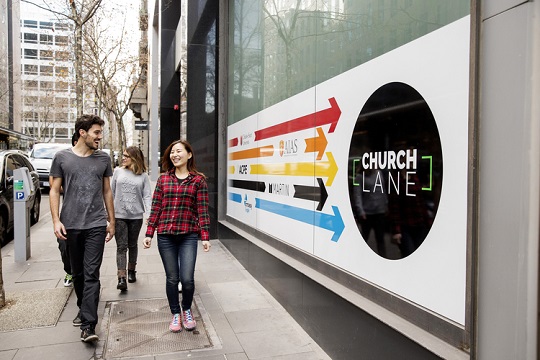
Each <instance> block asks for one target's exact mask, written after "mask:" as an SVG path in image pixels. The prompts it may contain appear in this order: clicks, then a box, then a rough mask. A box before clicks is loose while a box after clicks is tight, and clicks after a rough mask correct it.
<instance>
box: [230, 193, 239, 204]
mask: <svg viewBox="0 0 540 360" xmlns="http://www.w3.org/2000/svg"><path fill="white" fill-rule="evenodd" d="M229 200H232V201H234V202H237V203H240V204H241V203H242V195H240V194H235V193H232V192H230V193H229Z"/></svg>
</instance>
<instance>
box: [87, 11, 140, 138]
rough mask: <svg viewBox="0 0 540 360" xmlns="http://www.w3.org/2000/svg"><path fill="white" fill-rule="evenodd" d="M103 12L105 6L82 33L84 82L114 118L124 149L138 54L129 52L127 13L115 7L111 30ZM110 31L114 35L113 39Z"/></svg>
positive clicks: (137, 79) (135, 86) (138, 78)
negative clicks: (125, 118) (85, 81)
mask: <svg viewBox="0 0 540 360" xmlns="http://www.w3.org/2000/svg"><path fill="white" fill-rule="evenodd" d="M104 12H105V9H102V11H100V12H98V16H95V17H94V19H92V21H91V23H90V24H89V26H88V29H87V30H88V31H85V33H84V41H85V47H84V49H83V50H84V55H85V56H84V58H85V62H84V66H85V69H86V71H87V72H88V75H89V76H88V80H89V81H88V82H87V85H88V86H89V87H91V88H92V89H93V91H94V93H95V96H96V98H97V100H98V101H99V104H100V106H101V107H102V108H103V109H104V110H105V112H106V113H107V114H109V115H110V116H112V117H114V120H115V121H114V124H115V125H116V129H117V130H118V147H119V149H123V148H124V147H125V145H126V143H127V139H126V131H125V126H124V115H125V114H126V113H127V111H128V110H129V104H130V102H131V99H132V98H133V94H134V92H135V89H136V88H137V85H138V84H139V82H140V81H141V78H142V77H141V76H140V73H139V64H138V55H136V54H130V49H131V47H130V46H131V45H132V41H130V40H132V39H130V38H129V31H128V30H127V26H126V17H125V16H126V14H123V13H122V12H121V10H120V9H118V10H115V14H117V16H116V17H115V24H114V27H115V29H114V30H113V29H112V28H111V27H112V24H111V23H107V21H106V20H107V16H106V14H105V13H104ZM122 15H124V19H123V21H122V18H121V16H122ZM119 22H120V26H119ZM111 34H114V35H115V37H114V38H112V37H111ZM111 126H112V124H111ZM111 130H112V129H111ZM111 133H112V131H111Z"/></svg>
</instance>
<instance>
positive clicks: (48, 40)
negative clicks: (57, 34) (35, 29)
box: [39, 34, 54, 45]
mask: <svg viewBox="0 0 540 360" xmlns="http://www.w3.org/2000/svg"><path fill="white" fill-rule="evenodd" d="M53 39H54V36H53V35H47V34H39V43H40V44H43V45H52V44H53Z"/></svg>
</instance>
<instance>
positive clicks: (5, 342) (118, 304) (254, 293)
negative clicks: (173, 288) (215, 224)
mask: <svg viewBox="0 0 540 360" xmlns="http://www.w3.org/2000/svg"><path fill="white" fill-rule="evenodd" d="M42 206H47V203H46V202H43V204H42ZM42 214H43V213H42ZM143 228H144V227H143ZM143 233H144V229H143V230H142V231H141V236H140V242H139V259H138V266H137V282H136V283H132V284H128V291H127V292H126V293H125V294H120V292H119V291H118V290H116V283H117V277H116V242H115V240H114V239H113V240H112V241H111V242H109V243H108V244H106V246H105V256H104V259H103V265H102V267H101V286H102V291H101V297H100V304H99V312H98V314H99V317H100V318H99V323H98V326H97V328H96V332H97V334H98V335H99V337H100V341H99V342H97V343H96V344H94V345H92V344H86V343H83V342H81V340H80V330H79V329H78V328H77V327H74V326H73V325H72V320H73V318H74V317H75V315H76V313H77V306H76V297H75V292H74V291H72V292H71V293H70V294H69V298H68V299H67V303H66V304H65V307H64V308H63V309H61V306H60V311H61V312H59V317H58V316H57V317H58V321H57V322H56V323H55V324H53V325H49V326H45V327H43V326H41V327H35V328H32V329H24V325H23V326H22V327H21V328H20V329H18V330H11V331H2V332H0V360H22V359H45V360H46V359H70V360H77V359H129V358H135V359H188V358H189V359H208V360H218V359H227V360H243V359H276V360H277V359H279V360H293V359H294V360H312V359H313V360H317V359H329V357H328V356H327V355H326V354H325V353H324V352H323V351H322V350H321V349H320V348H319V346H318V345H317V344H316V343H315V342H314V341H313V340H312V339H311V338H310V337H309V336H308V335H307V334H306V333H305V331H304V330H303V329H302V328H301V327H300V326H299V325H298V324H297V323H296V322H295V321H294V320H293V319H292V317H291V316H290V315H289V314H288V313H287V312H286V311H285V310H284V309H283V307H282V306H281V305H280V304H279V303H278V302H277V301H276V300H275V299H274V298H272V296H270V294H269V293H268V292H267V291H266V290H265V289H264V288H263V287H262V286H261V285H260V284H259V283H258V282H257V281H256V280H255V279H254V278H253V277H252V276H251V275H250V274H249V273H248V272H247V271H246V270H245V269H244V268H243V267H242V266H241V265H240V263H239V262H238V261H237V260H236V259H235V258H234V257H233V256H232V255H231V254H230V253H229V252H228V250H227V249H226V248H225V247H224V246H223V245H222V244H221V243H220V242H219V240H212V248H211V251H210V252H209V253H204V252H202V250H201V247H199V251H200V252H199V255H198V258H197V266H196V271H195V287H196V293H195V303H196V306H197V309H198V313H199V316H198V319H197V320H198V323H197V325H198V326H197V329H198V330H199V331H200V333H204V330H206V332H207V334H208V339H209V341H210V343H211V345H210V346H206V347H205V348H202V349H195V350H183V351H174V352H172V351H169V352H166V351H167V349H168V348H170V349H174V348H175V346H177V345H181V342H182V341H183V339H184V338H185V337H186V336H202V335H199V334H198V333H197V332H195V334H194V333H193V332H191V333H187V332H186V331H183V332H181V333H179V334H173V333H170V332H168V321H169V318H170V315H169V314H165V315H164V316H166V318H164V319H166V320H164V321H163V322H161V320H160V322H159V323H158V324H157V326H158V328H159V329H158V332H159V333H160V335H159V337H160V339H157V337H156V336H154V335H152V334H153V333H152V331H155V329H153V328H151V327H153V326H154V325H153V323H152V325H151V322H150V320H145V321H146V322H145V321H142V322H138V325H136V327H137V328H136V329H135V330H133V332H131V333H130V334H131V335H133V336H132V337H131V341H135V343H134V344H133V347H136V346H139V347H138V349H139V351H142V352H141V353H138V354H137V356H133V355H125V354H128V352H125V353H123V355H122V354H120V355H115V356H116V357H115V356H111V350H112V349H113V347H114V345H115V342H121V341H122V340H123V338H121V336H117V335H115V334H113V332H114V331H113V330H112V329H113V327H112V324H113V322H114V321H115V320H114V318H115V317H118V316H121V315H122V313H123V310H122V311H120V310H118V309H124V308H122V306H128V307H129V304H137V307H138V310H137V311H139V313H138V316H139V318H140V317H145V316H147V315H148V316H154V318H155V317H156V316H161V315H160V312H159V309H158V310H155V311H156V313H152V312H153V311H154V310H144V309H143V310H141V308H143V307H144V306H146V305H144V306H139V304H147V303H148V304H150V303H152V305H148V306H154V307H155V306H156V305H155V303H156V302H159V303H161V304H166V300H164V299H165V298H166V296H165V284H164V282H165V275H164V271H163V266H162V263H161V259H160V257H159V254H158V251H157V246H156V244H153V246H152V248H150V249H143V248H142V246H141V244H142V238H143V236H142V234H143ZM31 244H32V245H31V257H30V259H29V260H28V261H27V262H24V263H15V262H14V243H13V241H11V242H10V243H9V244H7V245H6V246H4V247H3V248H2V263H3V265H2V266H3V279H4V289H5V291H6V298H7V299H8V300H10V298H14V297H16V296H17V295H20V294H26V292H31V293H32V292H33V293H35V294H39V296H41V294H47V295H50V294H53V295H54V296H57V294H62V293H65V292H64V291H62V290H61V289H64V287H63V282H62V280H63V277H64V271H63V267H62V262H61V259H60V252H59V250H58V247H57V242H56V239H55V238H54V235H53V230H52V223H51V217H50V214H46V215H42V218H41V219H40V220H39V222H38V224H36V225H34V226H33V227H32V228H31ZM55 289H56V290H55ZM65 294H66V295H67V294H68V293H65ZM39 296H37V295H36V296H35V297H34V296H26V297H27V298H30V297H32V298H33V299H23V300H21V299H19V300H17V301H16V304H15V305H14V306H20V305H23V302H26V301H28V303H29V304H30V306H32V308H34V309H35V311H36V314H38V313H39V312H45V313H47V314H46V315H48V316H49V317H53V318H54V317H55V316H54V314H53V312H54V309H53V308H54V307H52V306H48V305H44V304H46V303H45V301H44V300H39V299H40V297H39ZM60 298H61V296H60ZM64 299H65V297H64ZM32 301H35V302H36V304H33V303H32ZM58 302H60V303H63V300H58V301H57V303H58ZM43 307H47V308H46V309H43ZM152 309H153V308H152ZM11 310H13V309H11ZM161 310H164V309H161ZM165 310H166V311H168V306H167V307H166V309H165ZM2 311H5V309H2V310H0V321H2V320H1V319H2V317H1V315H2ZM141 311H142V312H141ZM166 311H165V312H166ZM161 312H163V311H161ZM36 316H37V315H36ZM148 316H147V317H148ZM122 321H124V320H121V322H122ZM0 325H1V324H0ZM4 325H6V324H4ZM115 331H116V330H115ZM128 331H130V330H128ZM141 333H147V335H146V337H144V336H143V335H140V334H141ZM111 334H112V335H114V336H112V335H111ZM133 339H135V340H133ZM154 340H163V341H168V343H165V344H166V346H165V347H164V348H160V349H161V351H160V352H159V353H153V352H152V351H154V350H152V349H154V347H152V346H151V345H152V342H153V341H154ZM137 342H139V343H138V344H137ZM167 346H170V347H167ZM163 349H165V352H163Z"/></svg>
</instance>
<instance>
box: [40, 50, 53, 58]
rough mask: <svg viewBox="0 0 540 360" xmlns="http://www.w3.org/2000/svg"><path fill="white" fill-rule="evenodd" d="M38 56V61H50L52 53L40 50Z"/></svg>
mask: <svg viewBox="0 0 540 360" xmlns="http://www.w3.org/2000/svg"><path fill="white" fill-rule="evenodd" d="M39 56H40V60H52V59H53V52H52V50H40V51H39Z"/></svg>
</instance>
